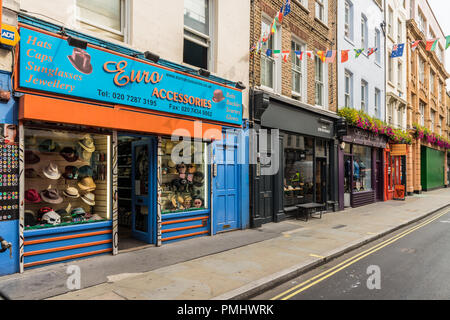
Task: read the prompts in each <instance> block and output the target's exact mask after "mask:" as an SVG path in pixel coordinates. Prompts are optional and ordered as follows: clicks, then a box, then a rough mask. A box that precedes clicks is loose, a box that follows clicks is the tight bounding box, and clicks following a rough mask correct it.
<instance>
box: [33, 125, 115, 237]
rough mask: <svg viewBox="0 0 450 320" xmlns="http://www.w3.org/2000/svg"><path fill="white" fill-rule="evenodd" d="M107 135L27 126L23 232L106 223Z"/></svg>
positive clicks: (108, 139) (108, 149)
mask: <svg viewBox="0 0 450 320" xmlns="http://www.w3.org/2000/svg"><path fill="white" fill-rule="evenodd" d="M109 159H110V136H107V135H100V134H90V133H89V134H88V133H84V132H69V131H56V130H41V129H30V128H25V193H24V198H25V229H41V228H50V227H58V226H66V225H72V224H81V223H91V222H96V221H104V220H108V219H110V210H109V208H110V197H111V193H110V192H111V191H110V165H111V164H110V162H109Z"/></svg>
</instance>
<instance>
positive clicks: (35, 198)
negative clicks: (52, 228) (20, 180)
mask: <svg viewBox="0 0 450 320" xmlns="http://www.w3.org/2000/svg"><path fill="white" fill-rule="evenodd" d="M25 200H26V201H27V202H29V203H39V202H41V200H42V199H41V197H40V196H39V193H38V192H37V190H36V189H28V190H27V191H25Z"/></svg>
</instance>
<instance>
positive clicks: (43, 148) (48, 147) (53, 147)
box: [38, 139, 60, 153]
mask: <svg viewBox="0 0 450 320" xmlns="http://www.w3.org/2000/svg"><path fill="white" fill-rule="evenodd" d="M38 148H39V151H40V152H42V153H52V152H58V151H59V149H60V147H59V144H58V143H56V142H55V141H53V140H52V139H47V140H44V141H42V142H41V144H40V145H39V147H38Z"/></svg>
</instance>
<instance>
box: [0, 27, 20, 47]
mask: <svg viewBox="0 0 450 320" xmlns="http://www.w3.org/2000/svg"><path fill="white" fill-rule="evenodd" d="M19 40H20V36H19V33H18V32H17V28H16V27H14V26H10V25H8V24H4V23H2V33H1V37H0V43H2V44H4V45H7V46H12V47H14V46H15V45H16V44H17V42H19Z"/></svg>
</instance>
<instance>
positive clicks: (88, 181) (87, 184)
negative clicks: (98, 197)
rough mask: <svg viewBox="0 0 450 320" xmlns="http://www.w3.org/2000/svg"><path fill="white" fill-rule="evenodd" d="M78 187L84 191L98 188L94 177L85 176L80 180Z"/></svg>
mask: <svg viewBox="0 0 450 320" xmlns="http://www.w3.org/2000/svg"><path fill="white" fill-rule="evenodd" d="M78 187H79V188H80V189H81V190H83V191H94V190H95V188H97V186H96V184H95V182H94V180H93V179H92V177H84V178H83V179H81V180H80V181H79V182H78Z"/></svg>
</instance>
